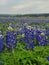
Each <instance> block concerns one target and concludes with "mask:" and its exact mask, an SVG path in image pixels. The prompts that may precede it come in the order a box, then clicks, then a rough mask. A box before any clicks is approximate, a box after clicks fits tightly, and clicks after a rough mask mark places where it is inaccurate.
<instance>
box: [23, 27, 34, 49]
mask: <svg viewBox="0 0 49 65" xmlns="http://www.w3.org/2000/svg"><path fill="white" fill-rule="evenodd" d="M33 39H34V31H33V29H32V28H31V27H30V26H29V27H28V26H27V27H26V26H25V27H24V42H25V43H26V48H27V49H32V48H33V46H34V43H33Z"/></svg>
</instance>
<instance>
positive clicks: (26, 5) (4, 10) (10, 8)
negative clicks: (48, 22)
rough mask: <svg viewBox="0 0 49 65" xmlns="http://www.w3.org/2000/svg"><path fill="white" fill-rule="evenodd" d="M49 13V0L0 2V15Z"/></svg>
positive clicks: (7, 0)
mask: <svg viewBox="0 0 49 65" xmlns="http://www.w3.org/2000/svg"><path fill="white" fill-rule="evenodd" d="M29 13H33V14H34V13H49V0H0V14H29Z"/></svg>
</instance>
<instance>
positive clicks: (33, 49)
mask: <svg viewBox="0 0 49 65" xmlns="http://www.w3.org/2000/svg"><path fill="white" fill-rule="evenodd" d="M0 65H49V23H37V22H36V23H20V22H19V23H17V22H15V23H14V22H12V23H11V22H10V23H9V22H4V24H3V23H2V22H0Z"/></svg>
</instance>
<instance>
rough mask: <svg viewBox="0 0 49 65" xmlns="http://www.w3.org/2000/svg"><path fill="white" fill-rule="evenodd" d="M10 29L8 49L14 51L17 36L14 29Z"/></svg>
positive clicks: (7, 40) (7, 36) (7, 34)
mask: <svg viewBox="0 0 49 65" xmlns="http://www.w3.org/2000/svg"><path fill="white" fill-rule="evenodd" d="M9 29H10V28H9ZM9 29H8V30H7V31H6V45H7V48H8V49H12V48H13V47H15V43H16V34H15V32H14V30H13V29H12V30H9Z"/></svg>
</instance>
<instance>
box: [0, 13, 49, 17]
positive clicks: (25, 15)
mask: <svg viewBox="0 0 49 65" xmlns="http://www.w3.org/2000/svg"><path fill="white" fill-rule="evenodd" d="M27 16H29V17H39V16H45V17H47V16H49V13H45V14H23V15H21V14H19V15H16V14H0V17H27Z"/></svg>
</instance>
